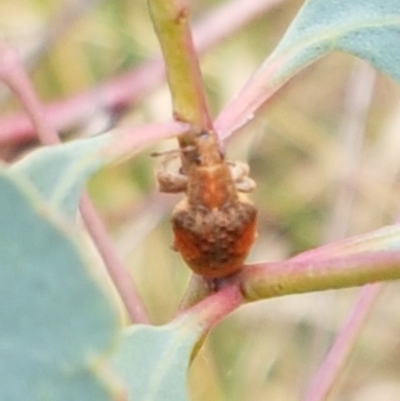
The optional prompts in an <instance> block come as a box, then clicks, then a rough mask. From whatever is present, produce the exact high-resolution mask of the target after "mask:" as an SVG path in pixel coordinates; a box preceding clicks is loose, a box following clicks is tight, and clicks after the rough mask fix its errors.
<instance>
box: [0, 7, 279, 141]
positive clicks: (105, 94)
mask: <svg viewBox="0 0 400 401" xmlns="http://www.w3.org/2000/svg"><path fill="white" fill-rule="evenodd" d="M282 1H283V0H234V1H229V2H224V3H222V4H221V5H220V6H219V7H217V8H216V9H215V10H214V11H212V12H211V13H210V14H208V15H207V16H205V17H204V18H203V19H202V20H201V21H199V22H198V23H196V24H195V25H194V30H193V36H194V42H195V44H196V49H197V51H198V52H199V53H204V52H205V51H207V50H209V49H211V48H212V47H214V46H216V45H217V44H219V43H220V42H221V41H222V40H224V39H225V38H226V37H229V36H230V35H232V34H233V33H235V32H238V31H239V30H240V29H241V28H243V27H244V26H245V25H246V24H248V23H250V22H251V21H252V20H254V19H256V18H258V17H261V16H262V15H263V14H264V13H266V12H267V11H269V10H270V9H271V8H273V7H274V6H276V5H277V4H279V3H281V2H282ZM163 79H164V69H163V62H162V60H161V59H158V60H154V61H150V62H147V63H145V64H143V65H142V66H140V67H138V68H136V69H135V70H133V71H130V72H128V73H126V74H123V75H121V76H119V77H117V78H115V79H113V80H111V81H110V82H108V83H105V84H102V85H100V86H99V87H97V88H95V89H91V90H89V91H87V92H83V93H81V94H78V95H76V96H73V97H69V98H68V99H65V100H60V101H57V102H53V103H52V104H50V105H47V106H45V108H44V110H45V113H46V116H47V119H48V121H49V122H50V123H51V124H52V125H53V126H54V127H55V128H56V129H58V130H66V129H69V128H71V127H73V126H75V125H76V124H79V122H81V121H82V120H85V119H87V118H89V117H90V115H91V113H93V112H95V111H96V105H98V106H100V107H102V108H104V109H106V110H119V109H123V108H125V107H127V106H132V105H133V104H134V103H136V102H138V101H139V100H140V99H142V98H143V97H144V96H146V95H147V94H148V93H150V92H152V91H153V90H154V89H156V88H157V87H158V86H159V85H160V83H161V82H162V81H163ZM227 131H229V129H227ZM33 137H34V130H33V125H32V123H31V121H30V120H29V118H27V116H25V115H22V114H17V115H12V116H9V117H3V118H1V119H0V143H1V142H2V143H20V142H24V141H27V140H30V139H32V138H33Z"/></svg>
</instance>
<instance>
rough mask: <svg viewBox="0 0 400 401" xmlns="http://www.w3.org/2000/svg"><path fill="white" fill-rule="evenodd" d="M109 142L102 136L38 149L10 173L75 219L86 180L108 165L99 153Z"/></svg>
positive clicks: (108, 139) (18, 163)
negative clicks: (19, 176) (23, 179)
mask: <svg viewBox="0 0 400 401" xmlns="http://www.w3.org/2000/svg"><path fill="white" fill-rule="evenodd" d="M110 141H111V136H110V135H101V136H98V137H94V138H88V139H80V140H76V141H72V142H68V143H64V144H61V145H55V146H48V147H43V148H39V149H37V150H35V151H33V152H32V153H30V154H29V155H27V156H26V157H25V158H23V159H22V160H20V161H19V162H17V163H16V164H15V165H14V166H12V167H11V170H12V171H13V172H15V173H18V174H21V175H23V176H24V177H26V178H28V179H29V180H30V181H31V182H32V184H33V185H34V186H35V187H36V189H38V190H39V192H40V193H41V195H42V197H43V199H45V200H46V201H47V202H48V203H49V204H50V205H52V206H53V207H54V208H55V209H57V210H59V211H61V212H62V213H63V214H65V215H66V216H69V217H72V216H74V215H75V213H76V210H77V207H78V202H79V197H80V194H81V192H82V189H83V188H84V187H85V185H86V182H87V180H88V179H89V178H90V177H91V175H92V174H94V173H95V172H96V171H97V170H98V169H99V168H100V167H102V166H103V165H104V164H105V163H106V162H107V161H108V159H107V158H106V157H103V156H101V155H100V152H101V150H102V149H105V148H106V146H107V145H108V144H109V143H110Z"/></svg>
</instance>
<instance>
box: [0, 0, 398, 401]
mask: <svg viewBox="0 0 400 401" xmlns="http://www.w3.org/2000/svg"><path fill="white" fill-rule="evenodd" d="M83 3H85V4H83ZM192 3H193V15H194V18H196V17H199V16H201V15H203V14H205V13H206V12H208V11H209V10H210V9H211V8H212V7H214V6H215V5H217V4H219V3H220V2H218V1H211V0H209V1H192ZM301 4H302V2H301V1H298V0H287V1H284V2H283V3H282V4H281V5H280V6H278V7H276V8H274V9H273V11H271V12H270V13H268V14H267V15H264V16H262V17H261V18H259V19H257V20H256V21H254V22H253V23H252V24H251V25H249V26H247V27H246V28H245V29H241V30H240V31H238V32H237V33H235V34H234V35H233V36H231V37H230V38H228V39H227V40H225V41H224V42H223V43H221V44H220V45H219V46H217V47H216V48H215V49H213V50H212V51H210V52H208V53H207V54H206V55H205V56H204V57H203V58H202V68H203V73H204V79H205V85H206V88H207V91H208V94H209V101H210V105H211V108H212V111H213V114H214V115H216V114H217V113H218V110H220V109H221V108H222V107H223V105H224V104H225V103H226V102H227V101H228V100H229V99H230V98H231V97H232V96H233V95H234V94H235V93H236V91H237V90H238V89H239V88H240V87H241V86H242V85H243V83H244V82H245V81H246V79H247V77H248V76H249V75H250V74H251V73H252V72H253V71H254V69H255V68H256V67H257V66H258V65H259V63H260V62H261V61H262V60H263V58H264V57H265V56H266V55H267V54H268V53H269V52H270V51H271V50H272V49H273V47H274V46H275V44H276V43H277V41H278V40H279V38H280V37H281V36H282V34H283V32H284V31H285V29H286V27H287V26H288V24H289V23H290V21H291V19H292V18H293V16H294V15H295V13H296V11H297V10H298V8H299V7H300V6H301ZM71 10H74V12H75V15H74V13H73V12H71ZM68 15H69V17H68ZM0 35H1V36H0V37H1V38H2V39H6V40H8V41H10V42H11V43H13V44H15V45H16V46H17V47H18V48H19V49H20V51H21V54H22V55H23V56H24V57H25V60H26V63H27V65H29V68H30V71H31V74H32V78H33V81H34V83H35V86H36V88H37V91H38V93H39V94H40V96H41V98H42V99H43V100H44V101H45V102H48V103H49V102H52V101H53V100H55V99H59V98H61V97H67V96H69V95H72V94H75V93H77V92H79V91H81V90H84V89H87V88H89V87H93V86H96V84H98V83H101V82H104V81H107V80H109V79H110V78H111V77H113V76H116V75H118V74H119V73H121V72H123V71H126V70H128V69H131V68H134V67H135V66H136V65H140V63H141V62H143V61H145V60H147V59H150V58H153V57H156V56H158V55H159V53H160V52H159V48H158V44H157V41H156V38H155V36H154V33H153V31H152V27H151V23H150V20H149V17H148V14H147V9H146V6H145V2H144V1H128V0H114V1H101V0H92V1H87V2H80V1H78V0H77V1H71V0H69V1H68V0H64V1H55V0H46V1H44V0H35V1H34V0H2V1H1V2H0ZM99 104H100V102H99ZM17 108H18V105H17V104H16V103H15V101H14V100H12V99H11V100H10V99H6V100H4V101H3V102H2V104H1V110H2V113H8V112H11V111H12V110H15V109H17ZM95 110H96V111H95V112H94V114H93V116H91V118H90V119H88V121H87V124H85V125H84V126H79V127H76V129H75V130H74V132H73V133H71V132H68V133H64V134H74V135H88V134H91V133H93V132H95V130H96V129H99V127H100V129H101V127H102V124H103V123H104V121H106V122H108V121H109V119H108V118H107V117H110V116H108V115H107V112H106V111H104V110H101V108H99V107H98V108H97V109H96V108H95ZM169 115H170V101H169V95H168V91H167V87H166V85H163V86H162V87H161V88H160V89H159V90H158V91H157V92H156V93H154V94H152V95H151V96H149V97H147V98H146V99H143V101H142V102H140V104H138V105H136V106H135V107H132V108H131V109H129V110H127V111H126V112H125V113H124V114H123V116H121V117H119V121H118V124H135V123H139V122H145V121H159V120H162V119H165V118H168V117H169ZM399 116H400V87H399V85H398V84H396V83H394V82H393V81H391V80H390V79H389V78H387V77H384V76H382V75H380V74H376V73H375V72H374V71H373V70H372V69H371V68H370V67H369V66H367V65H366V64H364V63H363V62H361V61H359V60H356V59H355V58H353V57H351V56H348V55H344V54H338V53H335V54H332V55H330V56H328V57H326V58H324V59H322V60H321V61H319V62H317V63H315V64H313V65H312V66H310V67H309V68H307V69H306V70H305V71H303V72H302V73H301V74H299V75H298V76H296V77H295V78H294V79H292V80H291V81H290V82H289V83H288V84H287V85H286V87H285V88H284V89H283V90H282V91H281V92H280V93H279V94H278V95H277V96H276V97H275V99H274V100H273V101H272V102H270V103H269V104H268V106H266V107H264V109H263V110H261V111H260V113H259V114H258V115H257V117H256V118H255V119H254V121H253V122H252V123H251V124H249V126H247V127H246V128H244V129H243V130H242V131H241V132H239V133H237V134H236V135H235V136H234V137H233V138H232V139H231V141H230V142H229V145H228V154H229V156H230V157H231V158H239V159H242V160H248V162H249V163H250V166H251V169H252V175H253V177H254V178H255V179H256V181H257V183H258V188H257V190H256V192H255V193H254V196H253V199H254V201H255V202H256V204H257V205H258V207H259V210H260V212H259V238H258V241H257V244H256V246H255V247H254V249H253V252H252V254H251V255H250V258H249V259H250V260H276V259H282V258H286V257H288V256H290V255H293V254H295V253H297V252H299V251H302V250H305V249H308V248H310V247H315V246H318V245H320V244H322V243H325V242H327V241H331V240H334V239H338V238H341V237H343V236H349V235H353V234H357V233H362V232H366V231H368V230H373V229H376V228H378V227H380V226H382V225H385V224H389V223H391V222H393V221H394V219H395V218H396V216H398V213H399V207H398V203H399V199H400V193H399V185H398V184H399V182H398V181H399V168H400V135H399V134H400V133H399V131H400V117H399ZM95 123H96V124H97V125H96V124H95ZM99 124H100V125H99ZM104 126H105V125H104ZM171 147H175V144H174V142H172V141H170V142H164V143H163V144H160V146H159V148H158V149H165V148H171ZM149 153H150V152H146V153H144V154H142V155H140V156H139V157H137V158H135V159H134V160H131V161H129V162H126V163H124V164H121V165H117V166H112V167H109V168H106V169H104V170H103V171H101V172H100V173H99V174H98V175H97V176H96V177H95V178H94V179H93V180H92V182H91V183H90V191H91V193H92V195H93V198H94V201H95V203H96V204H97V206H98V208H99V210H100V211H101V214H102V216H103V218H104V220H105V221H106V223H107V226H108V227H109V231H110V233H112V236H113V238H114V241H115V244H116V246H117V248H118V251H119V253H120V254H121V255H122V256H123V258H124V260H125V262H126V264H127V265H128V266H129V267H130V268H131V271H132V274H133V277H134V280H135V281H136V283H137V285H138V288H139V291H140V293H141V294H142V296H143V298H144V300H145V303H146V305H147V306H148V309H149V313H150V315H151V317H152V319H153V321H155V322H156V323H163V322H167V321H168V320H169V319H170V318H171V316H172V315H173V313H174V310H175V308H176V305H177V303H178V301H179V298H180V295H181V294H182V292H183V290H184V288H185V285H186V282H187V279H188V276H189V272H188V270H187V269H186V268H185V266H184V265H183V262H181V260H180V258H179V257H178V255H176V254H175V253H174V252H173V251H171V249H170V241H171V233H170V230H169V225H168V212H169V210H170V208H171V206H172V205H173V202H174V201H175V198H174V197H168V196H160V195H157V193H156V192H155V183H154V179H153V168H154V165H155V163H156V160H154V159H152V158H151V157H150V156H149ZM399 289H400V286H399V284H398V283H391V284H388V285H387V286H386V288H385V290H384V293H383V294H382V295H381V297H380V298H379V301H378V304H377V305H376V307H375V308H374V310H373V313H372V315H371V317H370V319H369V321H368V325H367V327H366V328H365V330H364V332H363V334H362V336H361V337H360V338H359V341H358V343H357V345H356V347H355V349H354V352H353V354H352V358H351V361H350V363H349V365H348V367H347V369H346V372H345V375H344V376H343V378H342V379H341V381H340V382H339V383H338V385H337V388H336V393H335V394H334V396H333V397H332V399H335V400H343V401H344V400H352V401H375V400H378V399H379V400H385V401H395V400H399V399H400V341H399V339H400V312H399V308H398V304H399V301H400V296H399V295H398V290H399ZM357 294H358V289H349V290H338V291H329V292H325V293H318V294H317V293H313V294H305V295H301V296H290V297H285V298H282V299H275V300H271V301H264V302H259V303H256V304H252V305H247V306H244V307H242V308H241V309H240V310H239V311H238V312H236V313H234V314H233V315H232V316H231V317H229V318H228V319H226V320H225V321H224V322H223V323H222V324H220V325H219V326H218V327H217V328H216V329H215V330H214V331H213V332H212V334H211V335H210V336H209V338H208V340H207V342H206V345H205V347H204V348H203V350H202V351H201V352H200V354H199V356H198V358H197V359H196V361H195V363H194V365H193V367H192V370H191V377H190V382H191V392H192V398H193V400H194V401H199V400H229V401H239V400H240V401H242V400H243V401H250V400H251V401H257V400H267V399H268V400H274V401H281V400H282V401H292V400H299V399H301V395H302V394H303V392H304V391H305V389H306V388H307V385H308V383H309V381H310V379H311V378H312V375H313V373H314V372H315V371H316V369H317V367H318V365H319V363H320V362H321V360H322V358H323V356H324V354H325V353H326V351H327V350H328V349H329V345H330V344H331V342H332V341H333V339H334V338H335V335H336V333H337V332H338V331H339V330H340V327H341V325H342V323H343V321H344V320H345V318H346V317H347V315H348V313H349V312H350V310H351V307H352V303H353V301H354V300H355V298H356V296H357Z"/></svg>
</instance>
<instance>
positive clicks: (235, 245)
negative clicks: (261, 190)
mask: <svg viewBox="0 0 400 401" xmlns="http://www.w3.org/2000/svg"><path fill="white" fill-rule="evenodd" d="M256 215H257V212H256V209H255V207H254V206H253V205H252V204H251V203H249V202H248V201H242V200H238V201H237V202H235V203H233V204H232V203H230V202H227V203H225V204H224V205H223V206H222V207H220V208H214V209H211V210H210V209H208V208H205V207H204V206H202V205H189V204H188V202H187V199H183V200H182V201H181V202H180V203H179V204H178V205H177V207H176V208H175V211H174V213H173V216H172V226H173V230H174V234H175V240H174V247H175V249H177V250H178V251H179V252H180V253H181V255H182V257H183V259H184V260H185V262H186V263H187V264H188V265H189V267H190V268H191V269H192V270H193V271H194V272H195V273H197V274H200V275H201V276H204V277H208V278H217V277H224V276H228V275H230V274H232V273H235V272H237V271H238V270H240V268H241V267H242V265H243V262H244V259H245V258H246V256H247V253H248V251H249V249H250V247H251V245H252V244H253V242H254V239H255V235H256V234H255V233H256Z"/></svg>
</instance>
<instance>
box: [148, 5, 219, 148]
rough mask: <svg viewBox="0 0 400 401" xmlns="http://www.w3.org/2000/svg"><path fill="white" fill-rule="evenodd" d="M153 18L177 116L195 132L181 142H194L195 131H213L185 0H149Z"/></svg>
mask: <svg viewBox="0 0 400 401" xmlns="http://www.w3.org/2000/svg"><path fill="white" fill-rule="evenodd" d="M148 5H149V9H150V14H151V18H152V21H153V25H154V28H155V31H156V33H157V36H158V39H159V41H160V45H161V49H162V52H163V56H164V61H165V64H166V70H167V79H168V84H169V87H170V91H171V96H172V103H173V108H174V117H175V119H176V120H178V121H182V122H186V123H189V124H191V126H192V130H193V132H192V133H188V134H186V135H182V136H181V137H180V145H181V147H182V146H188V145H194V137H193V134H196V133H198V132H200V131H202V130H206V131H212V121H211V118H210V115H209V113H208V109H207V104H206V98H205V94H204V91H203V84H202V79H201V72H200V67H199V62H198V59H197V54H196V50H195V48H194V44H193V40H192V33H191V30H190V26H189V12H188V4H187V1H186V0H148Z"/></svg>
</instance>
